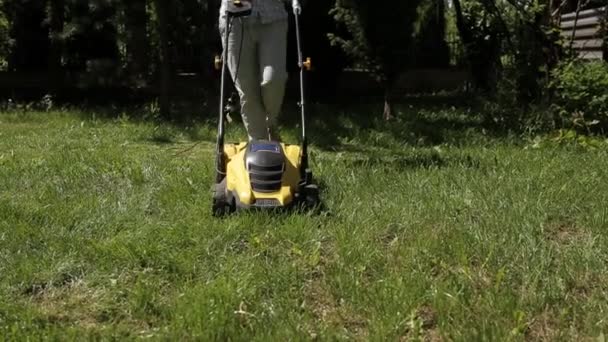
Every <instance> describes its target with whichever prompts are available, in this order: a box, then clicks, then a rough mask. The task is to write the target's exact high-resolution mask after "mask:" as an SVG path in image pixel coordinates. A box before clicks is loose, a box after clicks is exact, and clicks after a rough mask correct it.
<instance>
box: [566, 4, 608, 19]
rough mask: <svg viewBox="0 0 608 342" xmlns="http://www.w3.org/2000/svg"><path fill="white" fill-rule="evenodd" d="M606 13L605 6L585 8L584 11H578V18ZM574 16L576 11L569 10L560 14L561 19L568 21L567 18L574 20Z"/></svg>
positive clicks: (601, 15)
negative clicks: (569, 11)
mask: <svg viewBox="0 0 608 342" xmlns="http://www.w3.org/2000/svg"><path fill="white" fill-rule="evenodd" d="M605 13H606V7H600V8H593V9H589V10H585V11H580V12H579V15H578V18H579V19H581V18H588V17H593V16H600V17H603V16H604V15H605ZM575 17H576V12H571V13H566V14H564V15H562V21H569V20H574V18H575Z"/></svg>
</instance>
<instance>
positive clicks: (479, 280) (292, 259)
mask: <svg viewBox="0 0 608 342" xmlns="http://www.w3.org/2000/svg"><path fill="white" fill-rule="evenodd" d="M313 110H314V111H315V112H316V113H317V116H316V118H315V119H314V120H312V121H313V122H312V128H311V134H312V137H311V139H312V143H313V147H312V156H311V158H312V166H313V168H314V171H315V172H316V176H317V178H318V180H319V182H320V183H321V185H322V188H323V192H322V198H323V202H324V204H325V205H324V208H323V209H322V210H321V211H320V212H311V213H293V212H291V213H289V212H288V213H278V214H271V213H264V212H255V213H247V212H242V213H238V214H236V215H233V216H230V217H227V218H223V219H219V218H213V217H212V216H211V215H210V214H211V209H210V205H211V200H210V196H211V193H210V187H211V181H212V174H213V158H212V150H213V140H214V134H215V133H214V130H213V127H212V126H210V125H209V124H205V123H204V122H199V123H195V124H180V125H172V124H167V123H165V124H157V123H154V121H153V120H148V121H145V120H141V119H136V117H138V116H136V115H131V113H129V111H125V113H123V114H121V115H113V116H108V115H106V114H104V112H103V111H96V110H90V111H84V110H62V111H50V112H36V111H30V110H25V111H23V110H11V111H5V112H2V113H0V275H1V277H0V337H2V338H0V339H2V340H26V339H29V340H39V339H42V338H45V339H49V340H65V339H81V338H89V339H104V340H105V339H114V338H119V339H137V338H151V339H153V340H156V339H162V340H269V339H272V340H283V341H285V340H310V339H321V340H336V339H337V340H341V339H356V340H368V339H369V340H398V339H405V340H416V339H421V340H429V341H439V340H459V341H470V340H556V339H557V340H580V339H590V340H595V339H601V340H603V339H602V338H603V336H604V335H603V333H605V332H608V320H607V319H606V317H608V300H607V299H606V298H608V293H607V292H608V247H607V243H608V241H607V238H608V231H607V228H608V209H607V205H606V203H608V182H607V179H608V167H607V165H608V164H607V160H608V147H605V146H602V147H599V148H594V149H590V148H583V147H580V146H573V145H568V144H561V145H558V144H547V145H543V146H542V147H540V148H535V147H537V146H535V145H534V143H533V142H529V141H528V140H527V139H525V138H523V137H519V136H516V135H513V134H503V133H501V132H497V131H495V130H492V129H489V128H487V127H484V125H482V124H481V123H480V120H479V119H478V118H477V117H476V116H475V115H474V114H473V113H472V112H471V111H466V110H464V109H454V108H448V107H446V108H443V109H441V108H435V109H433V110H429V109H425V108H418V107H407V106H405V107H403V108H402V109H401V112H400V114H399V117H398V118H397V120H396V121H394V122H393V123H390V124H384V123H380V122H376V121H374V120H371V119H369V117H370V116H371V115H372V114H368V115H366V116H364V115H355V114H352V113H350V112H349V110H348V109H346V110H343V111H338V110H335V109H334V110H332V109H331V108H320V107H319V108H313ZM359 110H361V109H359ZM239 134H240V130H239V129H238V128H237V125H232V126H231V128H230V138H231V139H237V137H238V136H239ZM284 134H285V135H284V136H285V137H286V138H287V139H288V140H292V141H293V140H294V137H295V136H296V129H295V128H293V129H290V130H287V131H286V132H285V133H284Z"/></svg>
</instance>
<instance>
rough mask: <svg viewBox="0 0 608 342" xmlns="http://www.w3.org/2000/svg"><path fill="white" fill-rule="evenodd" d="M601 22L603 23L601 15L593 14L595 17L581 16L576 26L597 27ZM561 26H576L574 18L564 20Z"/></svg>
mask: <svg viewBox="0 0 608 342" xmlns="http://www.w3.org/2000/svg"><path fill="white" fill-rule="evenodd" d="M600 23H601V19H600V16H593V17H589V18H583V19H580V18H579V20H578V21H577V22H576V27H577V28H582V27H595V26H599V24H600ZM560 27H561V28H562V29H568V28H572V27H574V20H569V21H562V23H561V25H560Z"/></svg>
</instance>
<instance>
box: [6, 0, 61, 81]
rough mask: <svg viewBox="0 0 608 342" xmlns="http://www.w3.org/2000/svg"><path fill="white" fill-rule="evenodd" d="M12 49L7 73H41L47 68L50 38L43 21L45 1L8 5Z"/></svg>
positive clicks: (18, 2)
mask: <svg viewBox="0 0 608 342" xmlns="http://www.w3.org/2000/svg"><path fill="white" fill-rule="evenodd" d="M1 3H2V1H0V4H1ZM9 8H10V14H9V17H10V19H11V21H12V25H11V32H10V33H11V38H13V39H14V41H15V42H14V46H13V47H12V48H11V54H10V57H9V60H8V62H9V70H13V71H25V72H30V71H31V72H34V71H36V72H42V71H46V70H47V68H48V56H49V48H50V39H49V31H48V28H46V27H44V26H43V25H41V23H43V22H44V21H45V20H46V0H34V1H16V2H13V3H12V4H9Z"/></svg>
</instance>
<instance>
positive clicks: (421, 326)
mask: <svg viewBox="0 0 608 342" xmlns="http://www.w3.org/2000/svg"><path fill="white" fill-rule="evenodd" d="M400 340H401V341H412V340H422V341H428V342H439V341H443V340H444V338H443V337H442V336H441V333H440V332H439V329H438V328H437V312H436V311H435V310H434V309H433V308H432V307H430V306H428V305H424V306H422V307H420V308H418V309H417V310H416V312H415V314H414V315H413V318H412V319H411V320H410V322H409V323H408V325H407V330H406V332H405V334H404V335H403V336H402V337H401V339H400Z"/></svg>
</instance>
